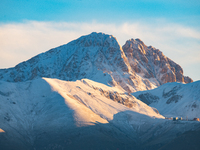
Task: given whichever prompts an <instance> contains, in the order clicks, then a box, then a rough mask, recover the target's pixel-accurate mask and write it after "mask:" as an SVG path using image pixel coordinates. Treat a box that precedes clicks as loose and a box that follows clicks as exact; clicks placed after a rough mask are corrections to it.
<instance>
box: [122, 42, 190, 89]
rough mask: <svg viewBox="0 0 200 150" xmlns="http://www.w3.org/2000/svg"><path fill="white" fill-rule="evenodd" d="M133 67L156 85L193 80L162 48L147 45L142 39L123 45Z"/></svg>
mask: <svg viewBox="0 0 200 150" xmlns="http://www.w3.org/2000/svg"><path fill="white" fill-rule="evenodd" d="M123 50H124V52H125V54H126V56H127V58H128V61H129V63H130V66H131V68H132V69H133V70H134V71H135V72H136V73H137V74H138V75H140V76H142V77H144V78H146V79H150V80H151V81H153V82H154V83H155V84H156V85H158V86H159V85H162V84H164V83H167V82H184V83H190V82H193V81H192V79H191V78H189V77H185V76H184V75H183V69H182V68H181V66H179V65H178V64H176V63H175V62H174V61H172V60H171V59H169V58H167V57H166V56H165V55H164V54H163V53H162V52H161V51H160V50H158V49H156V48H154V47H152V46H149V47H147V46H146V45H145V44H144V43H143V42H142V41H141V40H140V39H135V40H134V39H131V40H128V41H127V42H126V44H125V45H124V46H123Z"/></svg>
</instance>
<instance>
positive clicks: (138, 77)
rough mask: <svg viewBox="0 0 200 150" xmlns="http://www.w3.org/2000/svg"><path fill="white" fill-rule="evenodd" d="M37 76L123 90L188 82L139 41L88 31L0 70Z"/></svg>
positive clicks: (0, 74)
mask: <svg viewBox="0 0 200 150" xmlns="http://www.w3.org/2000/svg"><path fill="white" fill-rule="evenodd" d="M40 77H47V78H57V79H61V80H67V81H76V80H80V79H83V78H88V79H91V80H93V81H97V82H100V83H104V84H107V85H112V86H118V87H119V88H123V89H124V90H125V91H127V92H129V93H130V92H135V91H141V90H149V89H153V88H155V87H157V86H159V85H161V84H164V83H166V82H175V81H178V82H186V83H188V82H192V79H190V78H189V77H184V76H183V70H182V68H181V67H180V66H179V65H177V64H176V63H174V62H173V61H171V60H170V59H169V58H167V57H166V56H164V55H163V54H162V52H161V51H159V50H157V49H155V48H153V47H147V46H146V45H145V44H144V43H143V42H142V41H141V40H139V39H136V40H129V41H127V42H126V44H125V45H124V46H123V49H122V47H121V46H120V44H119V43H118V41H117V40H116V38H115V37H113V36H112V35H107V34H103V33H95V32H93V33H91V34H89V35H86V36H82V37H80V38H78V39H77V40H74V41H72V42H70V43H68V44H66V45H63V46H60V47H57V48H54V49H51V50H49V51H47V52H45V53H42V54H39V55H37V56H35V57H33V58H31V59H29V60H28V61H25V62H22V63H20V64H18V65H16V66H15V67H13V68H9V69H0V80H4V81H9V82H22V81H27V80H32V79H36V78H40Z"/></svg>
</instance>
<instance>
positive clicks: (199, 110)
mask: <svg viewBox="0 0 200 150" xmlns="http://www.w3.org/2000/svg"><path fill="white" fill-rule="evenodd" d="M199 94H200V81H196V82H193V83H188V84H183V83H177V82H174V83H166V84H164V85H162V86H159V87H158V88H156V89H153V90H149V91H139V92H135V93H132V95H133V96H135V97H137V98H138V99H140V100H141V101H143V102H144V103H146V104H148V105H149V106H151V107H155V108H156V109H157V110H158V111H159V112H160V114H162V115H163V116H165V117H182V118H184V119H190V120H191V119H194V118H200V96H199Z"/></svg>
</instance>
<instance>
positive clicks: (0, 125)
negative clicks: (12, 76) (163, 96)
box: [0, 78, 199, 149]
mask: <svg viewBox="0 0 200 150" xmlns="http://www.w3.org/2000/svg"><path fill="white" fill-rule="evenodd" d="M0 85H1V86H0V129H1V133H0V148H3V149H34V148H35V149H62V148H65V149H66V148H68V149H91V148H93V149H106V148H108V149H116V148H120V149H125V148H127V147H128V149H133V147H134V148H136V147H140V146H141V143H144V144H146V145H149V144H150V145H155V144H156V141H154V139H156V138H159V139H160V140H159V143H165V142H166V141H169V140H171V139H172V138H175V137H176V134H178V133H179V134H181V133H183V132H185V131H187V130H191V129H196V128H197V127H199V124H198V123H197V122H186V123H184V124H181V125H179V124H177V125H176V124H174V123H173V122H172V121H169V120H165V119H163V118H164V117H163V116H162V115H160V114H159V113H157V112H156V111H155V109H153V108H151V107H149V106H148V105H146V104H144V103H143V102H141V101H139V100H137V99H136V98H135V97H133V96H131V95H129V94H126V93H125V91H124V90H121V89H119V88H115V87H109V86H106V85H103V84H101V83H97V82H94V81H91V80H88V79H83V80H77V81H76V82H71V81H62V80H58V79H50V78H43V79H36V80H32V81H26V82H18V83H11V82H4V81H1V82H0ZM2 131H4V132H2ZM152 135H153V136H152ZM152 137H153V138H152ZM149 141H151V142H153V144H151V143H149ZM11 143H12V144H11ZM12 146H13V147H12ZM79 146H80V147H79Z"/></svg>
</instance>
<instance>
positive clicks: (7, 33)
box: [0, 0, 200, 80]
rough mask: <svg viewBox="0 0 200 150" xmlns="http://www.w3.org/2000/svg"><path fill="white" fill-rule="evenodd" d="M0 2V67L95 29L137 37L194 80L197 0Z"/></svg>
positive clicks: (199, 75) (199, 39) (198, 57)
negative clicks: (181, 68)
mask: <svg viewBox="0 0 200 150" xmlns="http://www.w3.org/2000/svg"><path fill="white" fill-rule="evenodd" d="M0 6H1V9H0V41H1V43H0V53H1V56H0V68H7V67H13V66H15V65H16V64H17V63H19V62H21V61H24V60H27V59H29V58H30V57H32V56H34V55H37V54H39V53H41V52H44V51H47V50H48V49H50V48H53V47H57V46H59V45H61V44H66V43H67V42H69V41H71V40H73V39H76V38H78V37H79V36H81V35H84V34H89V33H91V32H93V31H96V32H104V33H107V34H112V35H114V36H115V37H116V38H117V39H118V41H119V42H120V44H121V45H123V44H124V43H125V41H126V40H128V39H130V38H140V39H141V40H143V41H144V43H145V44H147V45H152V46H154V47H156V48H158V49H160V50H161V51H163V53H164V54H165V55H166V56H168V57H169V58H171V59H172V60H174V61H175V62H177V63H178V64H180V65H181V66H182V67H183V70H184V73H185V75H188V76H190V77H192V78H193V79H194V80H200V71H199V70H200V69H199V68H200V1H199V0H190V1H189V0H167V1H166V0H138V1H135V0H71V1H70V0H1V1H0ZM11 60H12V61H11Z"/></svg>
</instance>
